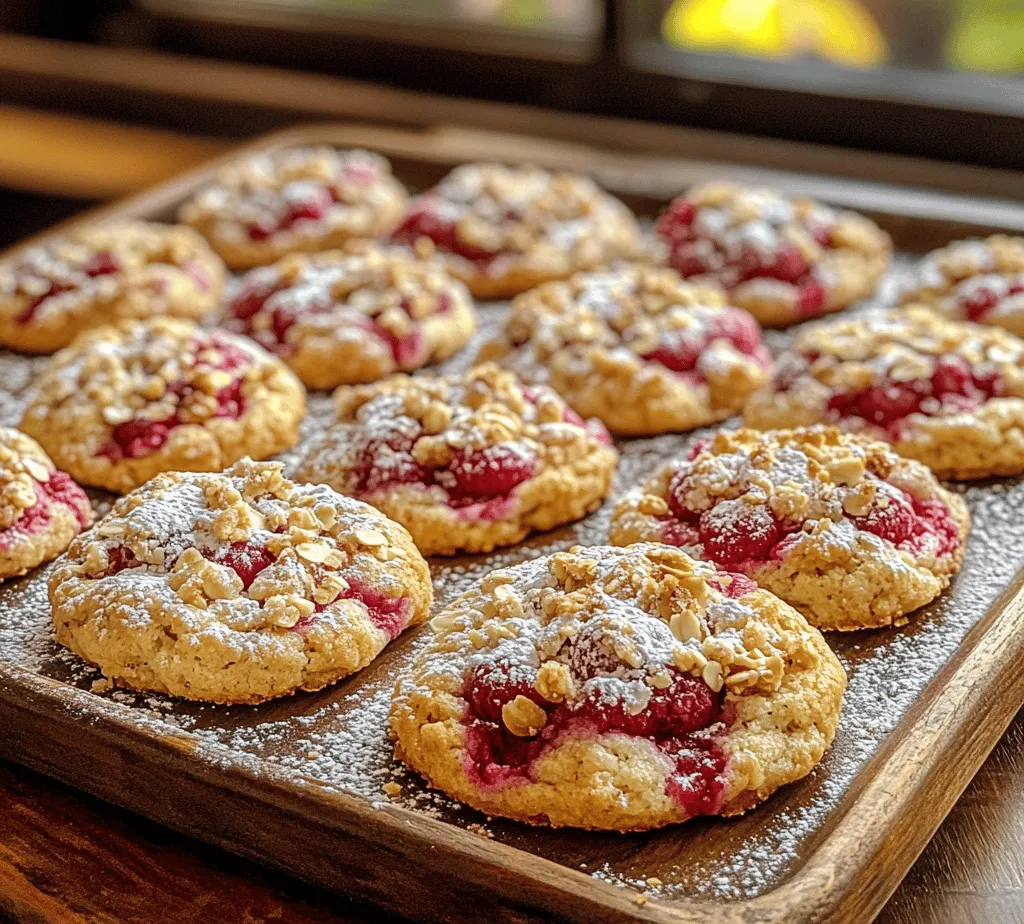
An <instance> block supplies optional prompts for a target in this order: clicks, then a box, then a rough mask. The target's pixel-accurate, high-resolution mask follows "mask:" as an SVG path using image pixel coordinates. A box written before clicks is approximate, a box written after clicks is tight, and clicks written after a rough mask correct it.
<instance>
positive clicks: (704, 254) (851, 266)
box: [657, 182, 892, 327]
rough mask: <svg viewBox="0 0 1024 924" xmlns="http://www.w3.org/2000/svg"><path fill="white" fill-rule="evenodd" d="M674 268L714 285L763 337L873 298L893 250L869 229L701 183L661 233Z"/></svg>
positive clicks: (849, 216) (751, 191) (825, 211)
mask: <svg viewBox="0 0 1024 924" xmlns="http://www.w3.org/2000/svg"><path fill="white" fill-rule="evenodd" d="M657 232H658V236H659V237H660V238H661V240H662V241H663V242H664V244H665V246H666V248H667V250H668V262H669V265H670V266H672V267H673V268H674V269H676V270H678V271H679V272H680V273H681V274H682V275H683V276H685V277H686V278H687V279H690V278H693V279H700V280H715V281H717V282H719V283H720V284H721V285H723V286H725V288H726V290H727V291H728V293H729V301H730V302H731V303H732V304H734V305H738V306H739V307H740V308H745V309H746V310H747V311H749V312H750V313H751V314H752V315H753V316H754V317H755V318H757V320H758V321H759V322H760V323H761V324H763V325H764V326H765V327H782V326H784V325H787V324H792V323H794V322H796V321H805V320H807V319H808V318H814V317H818V316H819V315H823V314H827V313H829V312H832V311H839V310H841V309H843V308H845V307H846V306H847V305H849V304H851V303H852V302H855V301H857V300H858V299H861V298H867V297H868V296H870V295H871V294H873V293H874V291H875V288H876V287H877V285H878V283H879V281H880V280H881V278H882V276H884V275H885V272H886V270H887V269H888V267H889V260H890V257H891V254H892V241H891V240H890V239H889V235H888V234H886V233H885V232H884V231H882V229H881V228H879V227H878V226H877V225H876V224H875V223H874V222H873V221H871V220H869V219H867V218H865V217H864V216H863V215H858V214H856V213H855V212H845V211H836V210H834V209H832V208H829V207H828V206H827V205H823V204H822V203H820V202H814V201H812V200H810V199H787V198H786V197H784V196H782V195H781V194H779V193H778V192H775V191H773V190H770V189H756V188H751V187H745V186H739V185H736V184H734V183H722V182H715V183H705V184H703V185H700V186H695V187H694V188H693V189H691V190H690V191H689V192H687V193H686V194H685V195H682V196H680V197H679V198H677V199H675V200H674V201H673V202H672V204H671V205H670V206H669V207H668V209H667V210H666V211H665V212H664V214H663V215H662V216H661V218H659V219H658V224H657Z"/></svg>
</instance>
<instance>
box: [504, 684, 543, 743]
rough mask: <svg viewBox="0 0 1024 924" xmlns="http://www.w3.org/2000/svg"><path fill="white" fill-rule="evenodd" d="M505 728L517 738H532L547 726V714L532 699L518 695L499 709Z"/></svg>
mask: <svg viewBox="0 0 1024 924" xmlns="http://www.w3.org/2000/svg"><path fill="white" fill-rule="evenodd" d="M501 720H502V721H503V722H504V723H505V727H506V728H507V729H508V730H509V731H510V732H512V734H513V735H516V736H517V737H519V738H532V737H533V736H534V735H537V734H539V733H540V730H541V729H542V728H543V727H544V726H545V725H546V724H547V721H548V714H547V713H546V712H545V711H544V710H543V709H541V708H540V706H538V705H537V704H536V703H535V702H534V701H533V700H532V699H529V698H528V697H526V696H523V695H522V694H520V695H519V696H517V697H516V698H515V699H514V700H512V702H510V703H505V705H504V706H502V707H501Z"/></svg>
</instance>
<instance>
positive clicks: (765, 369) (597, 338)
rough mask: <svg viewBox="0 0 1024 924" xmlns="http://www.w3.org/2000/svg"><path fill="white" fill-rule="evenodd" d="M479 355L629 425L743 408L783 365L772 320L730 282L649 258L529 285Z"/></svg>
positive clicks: (619, 425)
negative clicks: (732, 302) (746, 307)
mask: <svg viewBox="0 0 1024 924" xmlns="http://www.w3.org/2000/svg"><path fill="white" fill-rule="evenodd" d="M479 358H480V359H485V360H486V359H493V360H496V361H498V362H499V363H500V364H501V365H503V366H505V367H507V368H509V369H511V370H513V371H514V372H515V373H516V374H517V375H519V376H520V377H521V378H522V379H523V380H524V381H526V382H530V383H537V384H539V383H544V384H547V385H550V386H551V387H552V388H554V389H555V391H557V392H558V393H559V394H560V395H562V396H563V397H564V398H565V399H566V401H568V402H569V404H571V405H572V406H573V407H574V408H575V409H576V411H577V412H578V413H580V414H582V415H583V416H584V417H597V418H599V419H601V420H603V421H604V423H605V424H606V425H607V426H608V428H609V429H610V430H611V431H612V432H613V433H617V434H621V435H624V436H626V435H628V436H643V435H650V434H656V433H669V432H672V431H678V430H691V429H693V428H694V427H702V426H705V425H706V424H710V423H715V422H716V421H720V420H724V419H725V418H726V417H731V416H732V415H733V414H736V413H738V412H739V411H740V409H742V407H743V404H744V402H745V401H746V399H747V397H748V396H749V395H750V394H751V393H752V392H754V391H756V390H757V389H758V388H760V387H761V386H762V385H763V384H764V383H765V381H766V380H767V378H768V374H769V371H770V369H771V360H770V357H769V355H768V351H767V350H766V349H765V348H764V346H762V344H761V329H760V328H759V327H758V326H757V323H756V322H755V321H754V319H753V318H752V317H751V316H750V315H749V314H747V313H746V312H745V311H741V310H739V309H737V308H732V307H729V305H728V304H727V303H726V300H725V296H724V295H723V294H722V292H721V290H720V289H719V288H717V287H716V286H707V285H700V284H693V283H688V282H684V281H683V280H682V279H680V277H679V275H678V274H677V273H675V272H674V271H673V270H669V269H662V268H656V267H645V266H628V267H624V268H620V269H615V270H610V271H607V272H601V273H580V274H578V275H576V276H573V277H572V278H571V279H569V280H568V281H566V282H552V283H547V284H545V285H543V286H540V287H538V288H537V289H534V290H533V291H532V292H527V293H526V294H524V295H521V296H519V298H517V299H516V300H515V301H514V302H513V304H512V312H511V315H510V316H509V319H508V322H507V323H506V325H505V331H504V335H503V336H502V337H501V338H499V339H497V340H494V341H492V342H490V343H488V344H485V345H484V347H483V349H482V350H481V353H480V357H479Z"/></svg>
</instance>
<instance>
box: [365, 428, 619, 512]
mask: <svg viewBox="0 0 1024 924" xmlns="http://www.w3.org/2000/svg"><path fill="white" fill-rule="evenodd" d="M602 429H603V428H602ZM421 433H422V430H421V428H420V426H419V424H416V423H414V422H413V421H412V420H408V421H406V422H403V421H395V422H393V424H392V426H391V428H390V429H389V430H388V431H387V432H385V433H383V434H382V435H374V436H372V437H370V438H368V439H367V440H366V442H365V443H364V444H363V446H362V447H361V449H360V450H359V452H358V453H357V456H356V461H355V464H354V466H353V473H354V475H355V477H356V493H357V495H366V494H372V493H374V492H375V491H380V490H383V489H386V488H388V487H389V486H391V485H400V484H422V485H425V486H427V487H431V486H436V487H440V488H443V489H444V490H445V492H446V493H447V500H448V505H449V506H450V507H452V508H454V509H457V510H459V511H460V515H462V516H464V517H466V518H470V519H475V520H495V519H499V518H500V517H503V516H506V515H507V514H508V513H509V512H510V511H511V505H512V500H513V498H512V493H513V491H514V490H515V489H516V488H517V487H518V486H519V485H520V484H522V483H523V482H524V481H527V480H528V479H530V478H532V477H533V476H534V475H535V474H536V473H537V469H538V459H537V456H536V454H535V453H534V452H533V451H532V450H530V449H527V448H526V447H523V446H518V445H516V444H509V443H500V444H498V445H496V446H487V447H485V448H483V449H468V448H467V449H460V450H459V451H458V452H456V454H455V456H454V457H453V458H452V460H451V461H450V462H449V463H448V465H447V466H445V467H435V466H425V465H421V464H420V463H418V462H417V461H416V459H415V458H414V457H413V454H412V450H413V446H414V445H415V444H416V441H417V440H418V439H419V437H420V435H421ZM608 439H609V441H610V438H608Z"/></svg>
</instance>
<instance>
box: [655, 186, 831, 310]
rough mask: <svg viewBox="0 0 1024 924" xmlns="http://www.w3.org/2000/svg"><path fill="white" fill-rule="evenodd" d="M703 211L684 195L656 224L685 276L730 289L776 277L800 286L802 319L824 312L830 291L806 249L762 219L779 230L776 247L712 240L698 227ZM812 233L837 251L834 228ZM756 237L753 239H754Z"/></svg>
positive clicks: (675, 265) (816, 229)
mask: <svg viewBox="0 0 1024 924" xmlns="http://www.w3.org/2000/svg"><path fill="white" fill-rule="evenodd" d="M699 211H700V209H699V208H698V207H697V206H696V205H694V203H692V202H690V201H689V200H688V199H686V197H685V196H680V197H679V198H677V199H675V200H674V201H673V202H672V203H671V204H670V205H669V207H668V208H667V209H666V210H665V211H664V212H663V213H662V215H661V217H660V218H659V219H658V222H657V225H656V231H657V233H658V236H659V237H661V238H662V240H664V241H665V243H666V244H667V245H668V247H669V264H670V265H671V266H672V268H673V269H674V270H675V271H676V272H677V273H679V275H680V276H683V277H684V278H689V277H691V276H703V275H707V274H715V275H718V276H719V277H720V279H721V281H722V283H723V284H724V285H726V287H727V288H730V289H731V288H735V287H736V286H737V285H739V284H740V283H742V282H747V281H749V280H751V279H776V280H778V281H780V282H786V283H789V284H791V285H793V286H796V288H797V296H796V306H797V313H798V314H799V316H800V317H802V318H810V317H816V316H817V315H820V314H821V313H822V310H823V308H824V306H825V301H826V298H827V295H828V293H827V292H826V290H825V288H824V287H823V286H822V285H821V283H820V282H818V281H817V280H816V279H815V278H814V277H813V275H812V272H813V268H812V266H811V265H810V263H808V262H807V260H806V259H805V258H804V256H803V254H802V253H801V252H800V250H799V249H798V248H797V247H795V246H794V245H792V244H789V243H786V241H785V239H784V237H783V235H782V233H781V231H780V230H779V229H778V228H777V227H772V226H771V225H770V224H769V223H766V222H765V221H764V220H761V221H760V222H759V224H766V226H767V227H769V228H771V231H772V232H773V235H772V237H773V242H772V245H771V246H767V245H766V243H765V242H764V241H763V240H761V239H760V236H758V239H757V240H756V242H754V241H751V242H749V243H744V244H741V245H740V246H739V248H738V250H735V251H734V250H733V249H732V248H728V249H727V248H726V247H725V245H724V244H723V243H722V242H720V241H718V240H715V239H714V238H712V237H708V236H706V235H704V234H702V233H700V232H698V231H697V230H696V229H695V228H694V222H695V221H696V219H697V217H698V213H699ZM806 230H807V232H808V233H809V234H810V235H811V236H812V237H813V238H814V239H815V240H816V241H817V242H818V244H820V245H821V246H822V247H825V248H829V247H832V245H833V241H832V234H831V230H830V228H829V227H827V226H825V225H821V224H814V225H810V224H809V225H807V227H806ZM752 236H753V235H752Z"/></svg>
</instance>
